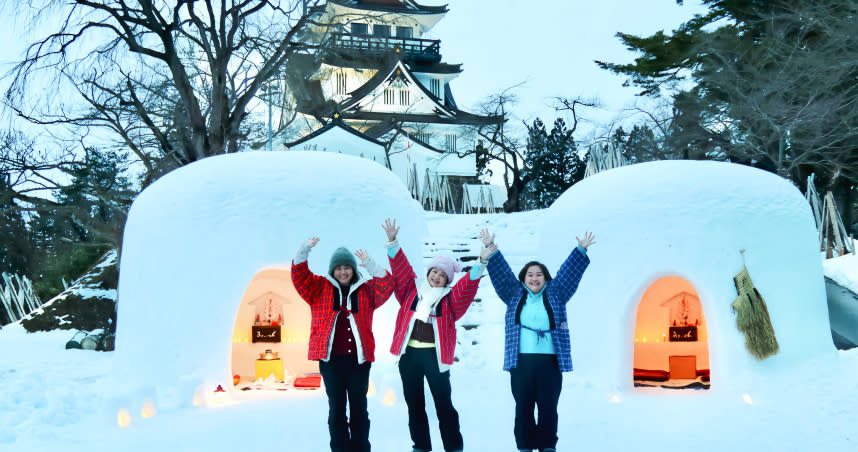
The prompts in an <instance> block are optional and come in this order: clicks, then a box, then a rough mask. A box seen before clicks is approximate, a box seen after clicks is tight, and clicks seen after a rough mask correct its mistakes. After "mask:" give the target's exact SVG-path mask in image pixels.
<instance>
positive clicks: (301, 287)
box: [289, 237, 327, 304]
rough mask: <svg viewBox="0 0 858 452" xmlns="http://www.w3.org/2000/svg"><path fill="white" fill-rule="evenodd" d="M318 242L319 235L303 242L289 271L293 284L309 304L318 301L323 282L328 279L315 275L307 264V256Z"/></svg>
mask: <svg viewBox="0 0 858 452" xmlns="http://www.w3.org/2000/svg"><path fill="white" fill-rule="evenodd" d="M317 243H319V238H318V237H311V238H309V239H307V240H304V241H303V242H301V245H300V246H299V247H298V251H297V252H296V253H295V258H294V259H293V260H292V270H291V271H290V272H289V273H290V275H291V276H292V285H293V286H295V291H297V292H298V295H300V296H301V298H303V299H304V301H305V302H307V303H308V304H313V303H315V302H316V301H318V296H319V294H320V293H321V290H322V284H324V283H325V282H326V281H327V280H326V279H325V278H324V277H322V276H319V275H314V274H313V272H311V271H310V268H309V267H308V266H307V257H308V256H309V255H310V250H312V249H313V247H314V246H316V244H317Z"/></svg>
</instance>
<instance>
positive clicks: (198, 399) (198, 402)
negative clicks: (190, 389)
mask: <svg viewBox="0 0 858 452" xmlns="http://www.w3.org/2000/svg"><path fill="white" fill-rule="evenodd" d="M204 402H205V397H203V388H202V386H200V387H199V388H197V390H196V391H194V406H203V403H204Z"/></svg>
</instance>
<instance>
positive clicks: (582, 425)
mask: <svg viewBox="0 0 858 452" xmlns="http://www.w3.org/2000/svg"><path fill="white" fill-rule="evenodd" d="M540 215H544V212H543V211H533V212H526V213H518V214H491V215H489V214H486V215H444V214H437V213H427V214H426V220H427V224H428V230H429V234H430V237H429V239H428V240H427V241H428V242H429V243H428V244H427V245H426V248H425V249H424V256H423V257H424V260H425V259H426V258H429V257H431V256H432V253H434V252H435V251H437V250H445V249H449V250H451V251H452V250H453V248H461V245H460V244H467V246H466V247H469V248H470V249H471V251H472V252H473V254H476V253H477V252H478V248H477V246H478V240H477V238H476V237H477V233H478V231H479V229H480V228H482V227H488V228H489V229H490V230H492V231H493V232H496V233H497V234H498V238H499V239H498V243H499V244H500V246H501V248H502V250H503V252H504V254H505V256H506V257H507V259H508V260H509V261H510V264H511V265H512V266H513V268H515V269H517V268H518V267H520V266H521V265H522V264H524V263H525V262H526V261H528V260H530V259H533V258H536V257H537V256H535V255H533V254H532V253H534V252H535V250H537V247H538V242H539V237H538V234H539V232H538V231H539V228H538V225H539V224H540ZM595 232H596V234H597V241H598V231H595ZM379 236H381V233H380V232H379ZM380 247H381V245H380V244H379V250H376V251H375V252H374V253H373V254H375V255H381V253H382V251H381V250H380ZM598 247H599V244H598V243H597V244H596V245H594V247H593V248H592V251H591V253H590V254H591V258H592V259H593V260H594V261H595V260H597V259H599V255H598V249H599V248H598ZM311 259H312V258H311ZM415 260H416V259H415ZM853 263H854V265H850V266H849V267H851V268H844V269H843V270H842V273H843V274H852V275H855V274H856V268H858V262H855V261H854V260H853ZM552 270H553V269H552ZM849 272H851V273H849ZM585 278H586V275H585ZM854 280H858V278H853V281H854ZM478 298H479V299H480V301H479V302H477V303H475V304H474V305H473V306H472V307H471V309H470V310H469V312H468V314H467V315H466V316H465V318H463V319H462V320H460V321H459V323H458V325H459V326H460V336H459V342H460V345H459V347H458V349H457V355H458V357H459V362H458V363H457V364H455V365H454V366H453V369H452V374H451V375H452V382H453V399H454V403H455V405H456V407H457V409H458V411H459V414H460V416H461V425H462V433H463V435H464V438H465V449H466V450H469V451H512V450H515V442H514V437H513V433H512V425H513V400H512V396H511V395H510V391H509V376H508V374H507V373H506V372H504V371H502V370H501V367H502V359H503V356H502V355H503V323H502V317H503V305H502V303H500V301H498V299H497V297H496V295H495V294H494V291H493V290H492V287H491V283H490V281H489V279H488V278H484V279H483V281H482V283H481V286H480V291H479V293H478ZM590 302H596V300H584V299H576V298H573V300H572V303H590ZM391 303H392V302H391ZM385 308H387V306H386V307H385ZM383 309H384V308H383ZM385 318H386V317H385V316H384V315H378V316H377V317H376V326H377V329H376V335H377V336H380V335H382V334H386V333H385V331H388V330H389V328H386V327H385V326H384V325H379V322H380V321H384V319H385ZM120 324H121V320H120ZM463 325H479V326H478V327H477V328H472V329H464V328H462V326H463ZM573 334H574V332H573ZM70 337H71V333H70V332H67V331H55V332H49V333H37V334H27V333H25V332H24V331H23V329H22V328H21V327H20V326H17V325H10V326H7V327H4V328H3V329H2V330H0V450H2V451H6V450H9V451H41V450H62V451H94V450H122V451H125V452H136V451H141V452H142V451H150V450H169V451H172V450H177V451H178V450H182V451H186V450H187V451H207V452H232V451H235V450H248V451H250V450H254V451H255V450H259V451H262V450H283V451H297V452H317V451H324V450H327V441H328V432H327V424H326V416H327V403H326V399H325V395H324V392H323V391H319V390H317V391H292V392H290V391H287V392H285V393H274V394H271V395H269V396H263V397H259V398H253V399H250V400H242V401H238V402H234V403H230V404H225V405H218V404H217V403H213V404H209V406H205V405H203V406H199V407H196V406H192V404H190V403H187V404H178V405H175V406H158V401H157V400H155V401H153V403H154V407H153V408H154V410H155V411H154V415H152V416H151V417H147V418H143V417H142V416H141V410H142V408H143V404H144V399H145V396H143V395H141V394H138V393H135V392H133V391H132V392H131V393H129V392H128V390H127V389H126V388H128V387H129V386H128V385H125V384H123V383H125V382H123V381H119V377H117V376H116V375H120V374H121V373H119V372H116V371H115V370H116V369H115V366H116V365H117V361H116V360H115V359H114V354H113V353H101V352H93V351H84V350H64V344H65V342H66V341H67V340H68V339H69V338H70ZM573 348H574V344H573ZM376 355H377V356H378V357H379V359H378V361H377V362H376V363H375V364H374V365H373V367H372V373H371V377H370V378H371V381H372V386H373V388H374V394H372V395H371V396H370V398H369V412H370V419H371V422H372V428H371V432H370V440H371V442H372V445H373V450H375V451H377V452H401V451H408V450H410V446H411V443H410V439H409V436H408V428H407V412H406V407H405V404H404V402H403V401H402V397H401V387H400V383H399V376H398V373H397V371H396V368H395V365H394V362H393V359H392V358H391V357H390V354H389V353H387V351H386V348H384V347H383V346H381V345H379V346H378V348H377V352H376ZM573 360H574V351H573ZM777 375H778V378H775V379H773V378H771V374H766V376H765V377H763V376H759V375H755V374H748V375H739V376H736V382H732V381H717V382H716V381H713V387H715V385H718V389H717V391H716V390H712V391H699V390H698V391H695V390H683V391H675V390H656V389H647V390H621V389H618V388H616V387H611V386H610V385H606V384H604V383H603V382H600V381H597V380H587V379H584V378H582V377H580V376H579V374H577V373H576V372H572V373H567V374H565V375H564V386H563V393H562V395H561V398H560V408H559V411H560V432H559V436H560V441H559V444H558V450H560V451H571V450H586V451H594V450H599V451H606V450H623V451H664V450H694V451H722V450H737V451H759V450H766V451H768V450H771V451H808V450H820V451H829V452H836V451H843V452H846V451H855V450H858V424H856V419H858V403H856V399H858V349H853V350H851V351H841V352H836V353H831V354H829V355H826V356H820V357H819V358H818V359H813V360H809V361H804V362H797V363H794V364H791V365H788V366H787V369H786V371H785V372H781V373H778V374H777ZM630 378H631V376H630ZM739 381H741V383H738V382H739ZM171 383H172V382H169V381H161V382H155V383H153V384H157V385H163V387H164V388H170V387H171V386H172V384H171ZM748 388H752V389H748ZM391 394H392V398H391ZM188 397H190V396H188ZM164 400H169V398H166V397H165V398H164ZM391 400H392V403H390V401H391ZM215 402H216V401H215ZM123 408H124V409H127V410H128V412H129V413H130V425H128V426H127V427H120V426H119V425H118V413H119V412H120V410H121V409H123ZM427 411H428V413H429V416H430V419H433V418H434V409H433V407H432V406H431V404H430V406H428V407H427ZM432 425H433V430H432V434H433V437H432V440H433V445H434V446H435V448H436V450H440V446H441V441H440V437H439V435H438V432H437V423H436V422H433V423H432Z"/></svg>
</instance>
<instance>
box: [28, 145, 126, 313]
mask: <svg viewBox="0 0 858 452" xmlns="http://www.w3.org/2000/svg"><path fill="white" fill-rule="evenodd" d="M124 158H125V157H124V156H123V155H121V154H116V153H113V152H105V151H101V150H98V149H87V150H86V156H85V158H84V159H83V162H84V163H82V164H78V165H75V166H74V167H72V168H71V169H69V170H67V173H68V175H69V176H70V177H71V178H72V180H71V183H70V184H68V185H67V186H65V187H63V188H62V189H60V190H58V191H57V193H56V194H55V197H56V200H57V202H56V203H55V204H54V205H53V206H52V207H51V208H44V209H41V210H40V211H39V212H38V213H37V214H36V215H34V216H33V218H32V220H31V222H30V230H31V237H32V241H33V243H34V244H35V246H36V247H37V248H38V250H39V252H38V257H37V261H38V264H39V265H38V269H39V271H38V272H37V273H36V274H34V275H32V276H31V279H32V280H33V281H34V282H33V287H34V290H35V291H36V293H37V295H38V296H39V297H40V298H42V299H48V298H50V297H52V296H54V295H56V294H57V293H59V292H61V291H62V290H63V285H62V281H63V279H65V280H66V281H71V280H74V279H75V278H77V277H79V276H80V275H81V274H83V273H84V272H85V271H86V270H87V269H88V268H89V267H90V266H92V265H93V264H94V263H96V261H98V259H100V258H101V256H102V255H103V254H104V253H105V252H106V251H107V250H109V249H112V248H119V247H120V245H121V238H122V228H123V227H124V225H125V218H126V214H127V211H128V208H129V207H130V205H131V201H132V200H133V196H134V193H135V192H134V190H133V189H132V184H131V182H130V180H129V179H128V177H127V176H126V175H125V168H124Z"/></svg>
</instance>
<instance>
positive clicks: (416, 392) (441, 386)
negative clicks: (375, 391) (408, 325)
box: [399, 347, 463, 452]
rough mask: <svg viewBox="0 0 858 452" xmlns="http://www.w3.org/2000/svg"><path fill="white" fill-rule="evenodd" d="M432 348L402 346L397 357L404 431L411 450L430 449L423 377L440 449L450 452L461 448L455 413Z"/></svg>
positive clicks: (444, 375)
mask: <svg viewBox="0 0 858 452" xmlns="http://www.w3.org/2000/svg"><path fill="white" fill-rule="evenodd" d="M436 353H437V352H436V351H435V348H434V347H433V348H414V347H406V348H405V354H403V355H402V357H401V358H400V359H399V376H400V377H402V392H403V395H404V397H405V403H406V404H407V405H408V430H409V431H410V432H411V441H413V442H414V448H415V449H423V450H432V441H431V440H430V439H429V418H428V417H427V416H426V398H425V396H424V392H423V378H426V382H428V383H429V391H431V392H432V398H433V399H434V400H435V411H436V412H437V413H438V425H439V427H440V429H441V441H442V442H443V443H444V450H446V451H448V452H450V451H455V450H461V449H462V447H463V440H462V433H461V432H460V431H459V413H458V412H456V409H455V408H453V400H452V398H451V388H450V372H449V371H447V372H443V373H442V372H439V370H438V357H437V354H436Z"/></svg>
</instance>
